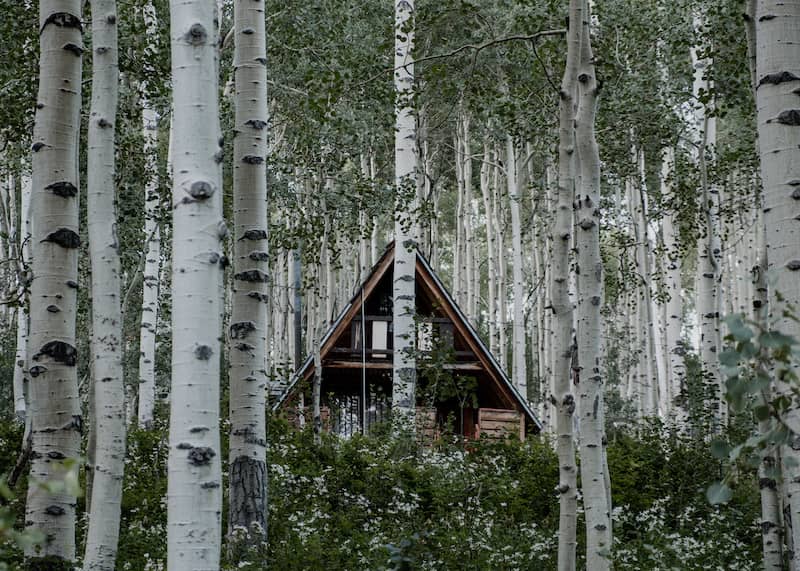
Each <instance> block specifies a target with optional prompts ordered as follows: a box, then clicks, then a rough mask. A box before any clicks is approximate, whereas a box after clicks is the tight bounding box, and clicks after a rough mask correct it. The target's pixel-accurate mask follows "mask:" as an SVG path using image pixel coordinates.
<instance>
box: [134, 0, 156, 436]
mask: <svg viewBox="0 0 800 571" xmlns="http://www.w3.org/2000/svg"><path fill="white" fill-rule="evenodd" d="M142 15H143V17H144V24H145V41H146V46H145V54H146V55H147V56H149V57H154V56H155V55H156V48H155V42H156V34H157V32H158V28H157V20H156V10H155V7H154V6H153V3H152V2H151V1H149V0H148V1H147V2H145V4H144V6H143V7H142ZM146 87H147V85H146V83H145V84H144V85H143V86H142V93H141V100H142V134H143V136H144V161H145V170H146V176H147V179H146V181H145V189H144V236H145V247H146V252H145V254H144V255H145V261H144V270H143V274H142V318H141V324H140V330H139V391H138V393H139V399H138V407H137V417H138V422H139V427H140V428H148V427H150V426H151V425H152V423H153V409H154V406H155V396H156V395H155V392H156V375H155V360H156V332H157V330H158V309H159V308H158V296H159V289H160V288H159V285H160V284H159V282H160V280H159V269H160V262H161V228H160V224H159V210H160V209H159V205H160V196H159V178H158V119H159V118H158V113H157V112H156V110H155V108H154V107H153V105H152V103H151V102H150V101H149V99H148V97H147V93H146Z"/></svg>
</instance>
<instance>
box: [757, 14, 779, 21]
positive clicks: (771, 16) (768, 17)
mask: <svg viewBox="0 0 800 571" xmlns="http://www.w3.org/2000/svg"><path fill="white" fill-rule="evenodd" d="M774 19H775V14H764V15H763V16H761V17H760V18H759V19H758V21H759V22H766V21H768V20H774Z"/></svg>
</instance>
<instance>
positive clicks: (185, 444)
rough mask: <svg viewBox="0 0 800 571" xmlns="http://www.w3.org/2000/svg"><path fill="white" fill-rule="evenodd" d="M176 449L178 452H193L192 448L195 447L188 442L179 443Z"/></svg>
mask: <svg viewBox="0 0 800 571" xmlns="http://www.w3.org/2000/svg"><path fill="white" fill-rule="evenodd" d="M175 448H177V449H178V450H191V449H192V448H194V446H192V445H191V444H189V443H188V442H179V443H178V444H177V445H176V446H175Z"/></svg>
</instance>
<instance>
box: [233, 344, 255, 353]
mask: <svg viewBox="0 0 800 571" xmlns="http://www.w3.org/2000/svg"><path fill="white" fill-rule="evenodd" d="M236 349H237V350H239V351H252V350H253V349H255V347H253V346H252V345H250V344H249V343H237V344H236Z"/></svg>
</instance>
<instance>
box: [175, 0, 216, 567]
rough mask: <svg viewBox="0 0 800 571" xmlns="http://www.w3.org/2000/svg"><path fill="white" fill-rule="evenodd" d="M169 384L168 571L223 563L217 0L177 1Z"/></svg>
mask: <svg viewBox="0 0 800 571" xmlns="http://www.w3.org/2000/svg"><path fill="white" fill-rule="evenodd" d="M170 17H171V43H172V88H173V121H174V123H173V125H174V127H173V129H174V142H175V149H176V150H180V152H175V153H174V156H173V168H174V176H173V184H172V197H173V202H172V209H173V210H172V212H173V214H172V217H173V237H172V244H173V247H172V392H171V395H170V401H171V402H170V404H171V412H170V429H169V459H168V487H167V566H168V568H169V569H170V571H216V570H217V569H219V559H220V533H221V529H220V527H221V525H220V524H221V515H220V514H221V510H222V493H221V487H220V486H221V483H222V482H221V470H220V453H221V450H220V438H219V379H220V359H219V357H220V336H221V333H222V331H221V329H222V321H221V318H220V317H221V315H220V314H221V309H222V298H221V295H220V290H221V285H222V273H223V271H222V267H221V265H220V264H219V262H221V261H222V259H223V257H222V256H223V248H222V244H221V240H222V238H223V237H224V236H225V234H226V233H227V231H226V229H225V224H224V222H223V219H222V177H221V169H220V161H221V159H222V154H221V149H220V145H219V143H220V138H221V136H220V135H221V134H220V128H219V111H218V89H217V73H216V68H217V66H216V58H217V49H216V45H215V44H216V37H217V31H216V29H215V24H214V21H215V19H216V5H215V3H214V1H213V0H171V2H170Z"/></svg>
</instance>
